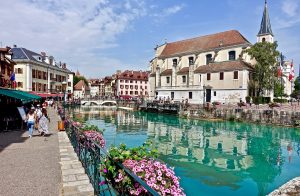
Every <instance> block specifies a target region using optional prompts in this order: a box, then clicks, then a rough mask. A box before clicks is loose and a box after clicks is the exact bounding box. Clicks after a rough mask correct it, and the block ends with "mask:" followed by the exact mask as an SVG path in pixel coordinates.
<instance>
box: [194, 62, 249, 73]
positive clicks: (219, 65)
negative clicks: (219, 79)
mask: <svg viewBox="0 0 300 196" xmlns="http://www.w3.org/2000/svg"><path fill="white" fill-rule="evenodd" d="M245 69H246V70H253V67H252V66H251V65H250V64H248V63H246V62H244V61H241V60H235V61H223V62H214V63H209V64H208V65H202V66H199V67H198V68H197V69H196V70H195V71H194V73H214V72H220V71H235V70H245Z"/></svg>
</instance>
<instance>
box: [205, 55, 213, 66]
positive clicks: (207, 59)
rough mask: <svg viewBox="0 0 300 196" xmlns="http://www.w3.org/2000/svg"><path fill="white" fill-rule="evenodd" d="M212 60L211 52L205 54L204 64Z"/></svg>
mask: <svg viewBox="0 0 300 196" xmlns="http://www.w3.org/2000/svg"><path fill="white" fill-rule="evenodd" d="M211 62H212V54H207V55H206V65H208V64H209V63H211Z"/></svg>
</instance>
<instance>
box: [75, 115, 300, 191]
mask: <svg viewBox="0 0 300 196" xmlns="http://www.w3.org/2000/svg"><path fill="white" fill-rule="evenodd" d="M78 112H79V113H83V114H81V115H83V116H84V118H85V119H92V120H95V119H100V120H102V121H104V122H105V123H110V124H113V126H114V129H115V130H107V131H113V132H114V134H115V135H118V134H122V137H121V138H119V140H120V141H117V142H119V143H121V142H124V143H126V141H125V140H126V139H125V137H124V133H125V134H128V135H132V133H136V134H138V133H140V132H146V133H147V136H145V139H146V137H147V139H149V140H152V141H153V142H154V144H155V146H156V147H157V148H158V150H159V152H160V154H161V156H160V159H162V160H164V161H166V162H167V163H168V164H169V165H171V166H175V168H180V175H181V177H182V178H188V179H193V180H196V181H198V182H199V183H200V184H202V185H206V186H209V187H230V188H231V189H233V190H238V189H239V188H240V187H241V186H242V185H241V183H242V182H243V181H245V180H246V179H251V180H253V181H254V182H255V183H256V184H257V189H258V190H257V192H258V193H259V194H266V193H268V192H269V191H270V184H271V185H272V183H274V180H275V178H276V177H277V176H279V175H280V174H281V171H282V166H283V165H284V164H286V163H288V162H289V161H290V162H292V161H293V159H292V152H293V149H297V148H296V147H294V148H293V146H296V142H297V141H298V142H299V141H300V136H299V134H297V132H295V131H291V130H290V129H288V128H274V127H271V126H270V127H267V126H259V125H253V124H252V125H250V124H242V123H232V122H207V121H197V120H186V119H179V118H177V117H176V116H166V115H157V114H145V113H134V112H128V111H115V110H111V111H98V112H91V113H90V112H88V113H85V112H82V111H77V113H78ZM100 128H101V127H100ZM113 137H115V136H113ZM131 137H132V136H131ZM113 140H114V139H113ZM137 145H140V144H137ZM298 146H299V145H298ZM298 149H299V148H298ZM294 151H295V150H294ZM294 154H296V153H294ZM183 182H184V180H183ZM202 185H201V186H202ZM187 186H188V185H187Z"/></svg>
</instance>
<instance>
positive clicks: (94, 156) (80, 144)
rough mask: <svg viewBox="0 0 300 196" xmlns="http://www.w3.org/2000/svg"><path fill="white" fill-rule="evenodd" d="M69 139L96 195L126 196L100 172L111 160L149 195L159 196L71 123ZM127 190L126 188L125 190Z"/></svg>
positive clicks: (68, 125)
mask: <svg viewBox="0 0 300 196" xmlns="http://www.w3.org/2000/svg"><path fill="white" fill-rule="evenodd" d="M65 127H66V130H67V134H68V137H69V139H70V141H71V144H72V145H73V148H74V149H75V152H76V153H77V156H78V158H79V160H80V161H81V163H82V165H83V167H84V169H85V172H86V173H87V175H88V177H89V179H90V182H91V184H92V185H93V187H94V193H95V195H125V193H123V192H118V191H117V190H116V189H115V188H114V186H113V185H112V184H111V183H110V182H111V180H110V179H105V177H104V176H102V174H101V172H100V170H101V169H103V168H101V167H103V166H102V164H101V163H102V161H104V160H105V159H109V160H110V161H111V162H114V163H115V165H116V167H117V168H118V169H122V170H124V172H125V174H126V175H127V176H128V177H129V178H131V179H132V180H133V181H135V182H136V183H138V184H140V185H141V186H142V187H143V188H145V189H146V190H147V191H148V192H147V193H148V195H154V196H158V195H159V194H158V193H157V192H156V191H155V190H153V189H152V188H151V187H150V186H148V184H147V183H145V182H144V181H143V180H142V179H141V178H139V177H138V176H136V175H135V174H133V173H132V172H131V171H130V170H128V169H127V168H125V167H124V165H123V164H122V163H119V162H116V161H114V160H113V159H112V158H111V157H110V156H109V155H108V154H107V151H106V150H105V149H104V148H101V147H100V146H99V145H98V144H97V143H96V142H94V141H93V140H90V139H89V138H87V137H86V136H85V135H83V134H80V130H79V128H78V127H75V126H73V125H71V124H70V122H69V123H66V125H65ZM104 181H105V183H102V182H104ZM123 190H125V187H124V189H123Z"/></svg>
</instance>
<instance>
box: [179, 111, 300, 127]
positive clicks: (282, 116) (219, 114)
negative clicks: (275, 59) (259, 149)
mask: <svg viewBox="0 0 300 196" xmlns="http://www.w3.org/2000/svg"><path fill="white" fill-rule="evenodd" d="M180 116H181V117H187V118H200V119H223V120H228V121H241V122H253V123H262V124H273V125H281V126H299V125H300V111H279V110H258V109H243V108H232V109H227V108H226V109H225V108H217V109H213V110H204V109H197V110H186V111H181V112H180Z"/></svg>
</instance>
